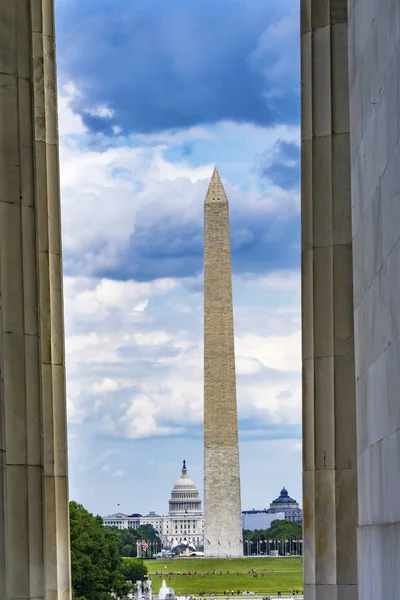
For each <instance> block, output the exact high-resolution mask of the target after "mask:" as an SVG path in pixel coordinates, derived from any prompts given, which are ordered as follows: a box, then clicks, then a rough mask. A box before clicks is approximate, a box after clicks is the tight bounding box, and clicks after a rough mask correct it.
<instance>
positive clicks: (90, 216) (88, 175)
mask: <svg viewBox="0 0 400 600" xmlns="http://www.w3.org/2000/svg"><path fill="white" fill-rule="evenodd" d="M298 5H299V2H298V0H280V1H279V2H276V1H275V0H218V1H216V0H84V1H83V2H82V0H56V11H57V12H56V22H57V65H58V94H59V129H60V169H61V196H62V224H63V261H64V297H65V300H64V302H65V328H66V357H67V401H68V426H69V429H68V433H69V436H68V437H69V459H70V461H69V469H70V494H71V498H72V499H74V500H77V501H78V502H81V503H82V504H84V506H85V507H86V508H88V509H89V510H90V511H91V512H94V513H96V514H101V515H103V516H105V515H108V514H112V513H114V512H116V511H123V512H126V513H133V512H139V513H141V514H147V513H148V512H149V511H151V510H155V511H156V512H158V513H159V514H166V512H167V511H168V499H169V496H170V492H171V488H172V486H173V483H174V481H175V480H176V479H177V478H178V477H179V476H180V469H181V466H182V460H183V459H186V461H187V465H188V471H189V474H190V476H191V477H192V478H193V479H194V481H195V483H196V484H197V485H198V487H199V490H200V492H201V493H202V491H203V447H202V443H203V442H202V413H203V203H204V198H205V194H206V191H207V187H208V183H209V179H210V177H211V174H212V171H213V168H214V165H217V167H218V170H219V173H220V176H221V178H222V181H223V184H224V187H225V191H226V194H227V196H228V199H229V203H230V221H231V250H232V273H233V299H234V319H235V352H236V368H237V389H238V412H239V439H240V459H241V487H242V508H243V509H244V510H245V509H252V508H265V507H267V506H268V505H269V503H270V502H271V501H272V500H273V499H274V498H275V497H276V496H278V495H279V491H280V489H281V488H282V486H283V485H285V486H286V487H287V488H288V490H289V493H290V495H291V496H292V497H294V498H296V499H297V500H299V501H300V502H301V370H300V369H301V365H300V267H299V265H300V219H299V214H300V202H299V171H300V165H299V163H300V150H299V47H298V35H297V30H298V20H299V15H298V10H299V8H298Z"/></svg>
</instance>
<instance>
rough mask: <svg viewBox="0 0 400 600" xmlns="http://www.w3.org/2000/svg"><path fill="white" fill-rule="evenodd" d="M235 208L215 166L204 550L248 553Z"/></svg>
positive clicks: (207, 300)
mask: <svg viewBox="0 0 400 600" xmlns="http://www.w3.org/2000/svg"><path fill="white" fill-rule="evenodd" d="M229 237H230V236H229V209H228V199H227V197H226V194H225V191H224V188H223V185H222V183H221V180H220V178H219V175H218V171H217V169H214V172H213V174H212V178H211V182H210V186H209V188H208V192H207V196H206V199H205V203H204V553H205V555H206V556H220V557H226V556H242V555H243V542H242V519H241V517H242V515H241V503H240V472H239V444H238V421H237V405H236V374H235V348H234V334H233V308H232V273H231V253H230V239H229Z"/></svg>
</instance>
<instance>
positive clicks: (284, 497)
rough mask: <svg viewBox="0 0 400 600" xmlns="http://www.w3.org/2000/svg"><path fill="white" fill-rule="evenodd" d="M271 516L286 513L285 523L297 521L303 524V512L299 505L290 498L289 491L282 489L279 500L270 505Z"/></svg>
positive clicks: (276, 499)
mask: <svg viewBox="0 0 400 600" xmlns="http://www.w3.org/2000/svg"><path fill="white" fill-rule="evenodd" d="M267 512H268V513H269V514H277V513H282V512H283V513H284V514H285V521H295V522H296V523H301V522H302V521H303V511H302V510H301V508H300V507H299V503H298V502H296V500H293V498H291V497H290V496H289V493H288V491H287V489H286V488H285V487H284V488H282V489H281V493H280V495H279V497H278V498H275V500H273V501H272V502H271V504H270V505H269V509H268V510H267Z"/></svg>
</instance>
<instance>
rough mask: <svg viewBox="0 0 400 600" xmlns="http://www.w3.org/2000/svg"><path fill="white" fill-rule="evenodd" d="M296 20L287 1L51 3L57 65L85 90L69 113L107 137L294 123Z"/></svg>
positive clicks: (295, 8)
mask: <svg viewBox="0 0 400 600" xmlns="http://www.w3.org/2000/svg"><path fill="white" fill-rule="evenodd" d="M298 10H299V8H298V2H296V1H295V0H282V1H281V2H279V3H276V2H273V0H252V1H251V2H247V1H246V0H219V1H218V2H215V0H201V1H199V2H187V1H186V0H169V1H168V2H165V1H164V0H152V1H151V2H139V3H135V2H126V1H125V0H114V1H113V2H112V3H111V2H109V1H107V0H96V2H95V1H94V0H89V1H87V2H79V0H70V1H69V2H63V1H61V0H59V6H58V11H57V23H58V50H59V65H60V68H61V72H62V73H63V74H64V76H66V77H71V74H73V77H74V79H76V80H77V81H79V82H80V83H81V84H82V86H84V87H85V94H86V98H87V99H86V100H83V98H82V97H76V98H74V106H75V108H76V110H77V111H79V113H80V114H81V115H82V118H83V120H84V123H85V125H86V127H88V128H89V129H91V130H92V131H103V132H105V133H106V134H107V135H112V133H113V127H115V126H118V127H121V128H122V129H123V130H124V131H135V132H142V133H150V132H158V131H162V130H165V129H171V128H178V129H179V128H189V127H192V126H195V125H198V124H200V123H213V122H216V121H220V120H232V121H235V122H246V121H247V122H252V123H257V124H259V125H271V124H273V123H276V122H286V123H288V122H291V123H294V122H297V121H298V117H299V106H298V86H297V81H298V79H299V73H298V69H299V66H298V65H299V60H298V55H299V51H298V41H297V38H298V36H297V34H296V31H297V27H298ZM99 40H101V44H99V43H98V41H99ZM143 65H145V68H144V66H143ZM88 103H89V105H90V106H91V107H93V108H92V109H91V110H89V111H88V110H87V104H88ZM98 107H107V108H108V109H109V110H110V111H112V113H113V114H112V115H111V114H110V115H109V118H104V116H105V115H104V113H101V111H100V113H101V114H99V110H98ZM107 116H108V115H107Z"/></svg>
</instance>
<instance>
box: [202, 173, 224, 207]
mask: <svg viewBox="0 0 400 600" xmlns="http://www.w3.org/2000/svg"><path fill="white" fill-rule="evenodd" d="M214 202H228V199H227V197H226V194H225V190H224V186H223V185H222V181H221V178H220V176H219V173H218V169H217V167H214V171H213V173H212V176H211V180H210V185H209V186H208V191H207V195H206V199H205V203H206V204H211V203H214Z"/></svg>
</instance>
